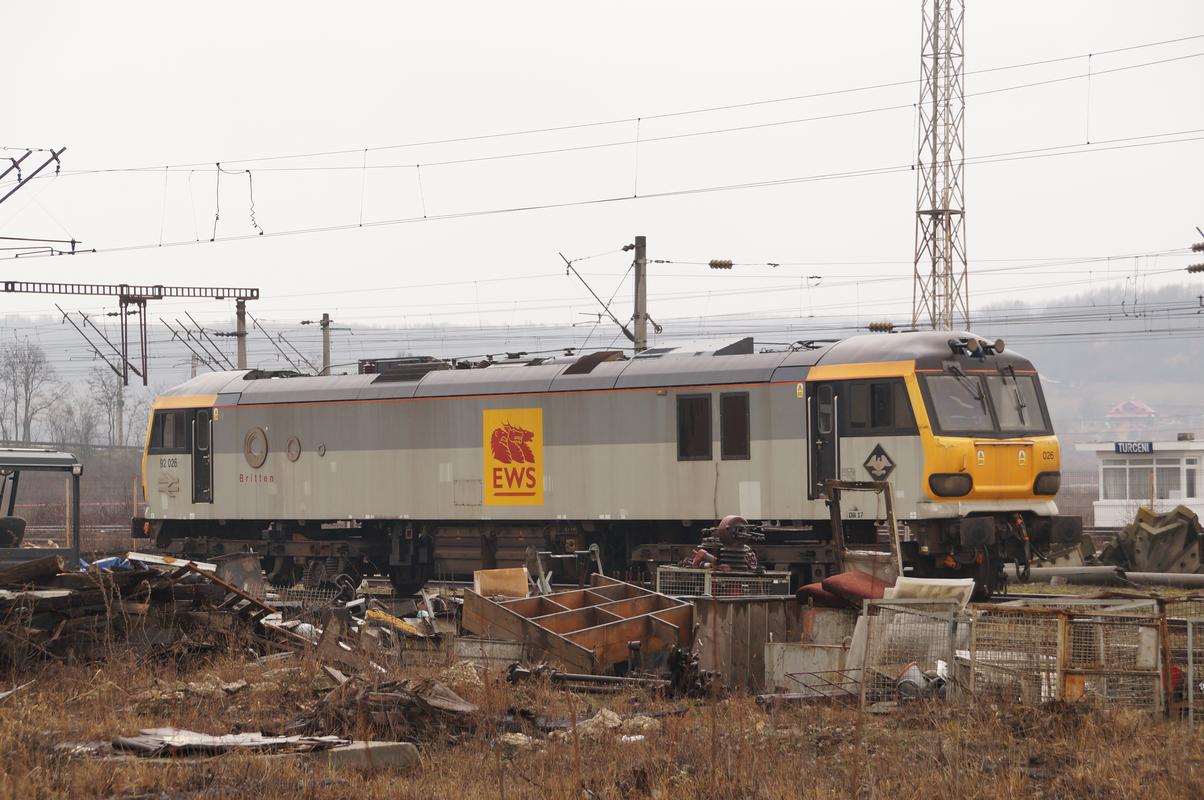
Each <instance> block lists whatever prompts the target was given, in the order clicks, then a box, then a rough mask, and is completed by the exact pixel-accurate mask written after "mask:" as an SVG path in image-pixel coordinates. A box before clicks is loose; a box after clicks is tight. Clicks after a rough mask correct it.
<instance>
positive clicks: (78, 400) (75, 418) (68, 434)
mask: <svg viewBox="0 0 1204 800" xmlns="http://www.w3.org/2000/svg"><path fill="white" fill-rule="evenodd" d="M101 417H102V413H101V410H100V408H99V407H98V406H97V404H96V402H95V401H94V400H93V399H92V398H91V397H90V396H88V395H82V396H81V395H80V394H79V393H78V392H77V391H76V390H75V389H74V388H72V387H71V386H69V385H66V384H64V385H63V386H62V387H61V388H60V390H59V392H58V395H57V397H56V398H55V400H54V403H53V404H52V405H51V406H50V408H49V409H48V410H47V412H46V414H45V427H46V430H47V433H48V436H49V438H50V440H51V441H52V442H54V443H55V444H59V445H67V444H70V445H83V446H88V445H91V444H93V443H95V441H96V439H97V435H98V433H99V432H100V428H101V426H102V419H101Z"/></svg>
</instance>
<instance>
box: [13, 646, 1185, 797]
mask: <svg viewBox="0 0 1204 800" xmlns="http://www.w3.org/2000/svg"><path fill="white" fill-rule="evenodd" d="M282 669H283V670H285V671H281V670H282ZM439 670H440V666H439V665H431V666H429V667H415V668H408V669H407V670H406V671H405V673H404V674H405V675H406V676H408V677H417V676H419V675H428V674H437V673H438V672H439ZM210 676H217V677H218V678H221V679H223V680H226V681H234V680H238V679H245V680H247V681H248V682H249V684H250V685H249V686H248V687H247V688H246V689H243V690H242V691H240V692H238V693H236V694H234V695H232V696H198V695H186V696H184V697H181V698H172V699H167V700H155V699H153V696H154V694H155V693H156V692H160V691H161V690H162V689H163V688H164V687H168V688H170V687H174V686H175V685H176V684H177V683H187V682H193V683H194V684H200V683H204V682H205V681H206V680H208V679H209V677H210ZM31 677H32V678H35V679H36V681H37V682H36V683H35V684H34V685H33V686H32V687H30V688H29V689H26V690H24V691H22V692H20V693H18V694H16V695H14V696H12V697H9V698H8V699H7V700H4V701H0V743H2V744H0V749H3V758H2V759H0V800H7V799H8V798H22V799H23V800H24V799H25V798H40V797H71V798H91V797H154V798H160V797H162V798H186V797H187V798H193V797H197V798H199V797H255V798H257V800H269V798H290V800H296V798H300V797H332V798H342V797H346V798H357V799H364V800H366V799H367V798H384V797H389V798H396V797H402V798H411V797H413V798H428V799H436V798H437V799H438V800H450V799H451V798H474V799H475V798H520V797H532V798H536V797H538V798H541V800H547V799H548V798H562V797H580V796H589V797H598V798H637V797H640V798H642V797H664V798H710V797H716V798H797V797H816V798H819V797H857V798H879V797H880V798H891V800H896V799H899V800H902V799H904V798H932V797H958V798H984V799H985V798H1017V797H1049V798H1083V797H1090V798H1129V797H1138V796H1140V797H1142V798H1150V799H1156V798H1170V797H1199V796H1202V795H1204V738H1202V737H1201V735H1200V734H1198V733H1195V732H1193V731H1192V730H1190V729H1189V728H1187V727H1186V726H1185V725H1182V724H1177V723H1170V722H1165V721H1159V720H1151V719H1150V718H1149V717H1148V716H1145V715H1142V714H1138V713H1132V712H1111V711H1102V710H1090V709H1076V708H1050V709H1043V710H1034V709H1025V708H1019V707H1004V706H998V705H995V704H992V703H990V702H985V701H983V702H978V703H973V704H967V705H965V706H959V707H951V706H941V705H933V706H921V705H917V706H912V707H909V708H906V709H903V710H900V711H898V712H896V713H895V714H892V715H890V716H878V715H860V714H858V713H856V712H855V711H853V710H849V709H843V708H820V707H807V708H798V709H791V710H780V711H777V712H774V713H767V712H765V711H763V710H761V709H760V708H759V707H757V706H756V705H755V703H753V701H752V699H751V698H749V697H747V696H734V697H730V698H727V699H723V700H720V701H719V702H718V703H715V704H713V705H712V703H711V702H709V701H706V700H704V701H693V702H692V703H690V704H689V705H690V707H689V710H688V711H687V712H686V713H685V714H683V715H680V716H670V717H667V718H665V719H664V720H663V722H664V728H663V730H662V731H661V732H660V733H659V734H656V735H652V736H649V737H648V738H647V739H646V740H644V741H641V742H633V743H624V742H621V741H619V740H618V739H617V738H616V737H606V738H605V739H603V740H601V741H597V742H593V741H584V740H582V741H580V743H579V749H578V748H575V747H574V744H573V741H572V738H571V737H570V738H569V739H568V740H567V741H552V740H541V741H540V742H539V745H538V747H537V748H536V749H534V750H530V751H519V752H507V751H506V750H505V748H503V747H500V746H498V745H497V743H496V735H495V728H494V727H493V726H492V725H484V724H483V725H481V727H480V728H479V729H478V731H477V732H476V733H475V734H474V735H472V736H470V737H469V739H468V740H467V741H464V742H462V743H460V744H455V745H445V744H430V745H426V746H424V747H423V749H422V766H421V768H420V769H419V770H417V771H416V772H413V773H409V774H405V775H389V774H378V775H360V774H357V773H354V772H349V771H345V772H339V773H335V774H327V773H324V772H321V771H315V770H311V769H309V768H307V767H305V766H304V765H302V764H300V763H298V762H295V761H280V760H266V759H262V758H256V757H253V756H225V757H220V758H215V759H208V760H204V761H200V762H190V763H178V762H177V763H154V762H148V761H144V760H142V761H139V760H129V761H121V762H105V761H99V760H95V759H89V758H67V757H63V756H62V755H60V754H58V753H56V751H55V749H54V748H55V745H56V744H59V743H62V742H82V741H93V740H103V741H107V740H110V739H112V738H113V737H114V736H117V735H130V734H134V733H136V732H137V730H138V729H139V728H144V727H152V726H166V725H171V726H177V727H182V728H190V729H193V730H199V731H203V732H207V733H226V732H232V731H248V730H267V731H279V730H280V728H281V727H282V726H283V725H284V724H285V723H287V722H288V721H289V720H291V719H293V718H295V717H296V716H298V715H300V714H301V713H302V712H304V711H305V710H306V709H308V708H310V707H311V706H312V704H313V702H314V701H315V700H316V699H317V698H318V696H319V695H320V694H321V693H322V692H324V691H325V689H326V687H328V686H329V683H328V682H327V681H326V679H325V678H324V677H323V676H322V675H321V674H320V672H319V671H318V670H317V668H316V665H314V664H304V663H300V662H296V663H294V664H292V665H290V666H288V667H281V666H280V665H278V664H277V665H264V666H256V665H254V664H251V663H249V662H247V661H244V660H242V659H240V658H237V657H232V656H223V657H221V658H220V659H217V660H213V661H209V662H201V663H195V664H191V665H189V666H188V667H186V668H178V667H176V666H175V665H173V664H140V663H136V662H135V661H134V660H132V659H130V658H128V657H121V656H117V657H114V658H111V659H110V660H108V661H107V662H106V663H104V664H102V665H99V666H63V665H47V666H44V667H40V668H37V669H36V670H33V671H32V672H27V673H24V674H21V675H7V676H4V680H3V686H4V688H8V687H10V686H11V685H13V683H14V682H20V681H23V680H27V679H29V678H31ZM462 693H463V694H464V696H465V697H466V699H469V700H472V701H474V702H476V703H478V704H480V705H481V708H482V718H483V719H487V718H490V717H492V716H493V715H497V714H500V713H502V712H503V711H504V710H505V709H506V708H508V707H510V706H515V705H518V706H526V707H532V708H535V709H536V710H537V711H538V712H539V713H541V714H544V715H547V716H550V717H562V716H568V715H569V714H570V713H571V712H572V711H573V710H575V711H576V713H577V714H578V716H579V718H584V717H585V716H587V715H589V714H590V713H592V712H593V711H596V710H597V709H598V708H601V707H608V708H610V709H612V710H614V711H616V712H618V713H619V714H621V715H628V714H633V713H638V712H641V711H644V712H646V711H654V710H658V709H667V708H672V707H673V706H674V705H676V704H674V703H671V702H666V701H657V700H650V699H648V698H646V697H642V696H640V695H624V696H618V697H605V698H602V699H599V698H589V697H581V696H576V697H573V696H569V695H566V694H564V693H561V692H557V691H554V690H551V689H548V688H546V687H543V686H538V685H532V686H519V687H512V686H509V685H507V684H506V683H505V682H504V681H503V680H502V676H501V675H500V674H497V673H494V674H487V675H486V676H485V681H484V685H483V686H481V687H477V688H473V689H464V690H462ZM712 731H714V736H713V735H712ZM578 752H579V755H578ZM582 787H584V790H585V792H587V793H588V794H587V795H583V794H582Z"/></svg>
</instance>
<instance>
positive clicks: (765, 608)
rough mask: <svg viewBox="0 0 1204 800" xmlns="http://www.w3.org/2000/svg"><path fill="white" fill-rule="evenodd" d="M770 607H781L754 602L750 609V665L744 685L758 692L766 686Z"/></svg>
mask: <svg viewBox="0 0 1204 800" xmlns="http://www.w3.org/2000/svg"><path fill="white" fill-rule="evenodd" d="M770 605H774V606H779V605H780V603H777V602H774V601H772V600H771V601H768V602H766V601H757V600H754V601H753V602H752V603H751V605H750V607H749V609H748V617H749V619H748V631H749V640H748V664H747V667H746V679H745V682H744V685H745V686H746V687H748V688H749V689H750V690H752V691H756V692H759V691H761V690H762V688H763V687H764V686H765V643H766V642H767V641H769V633H770V622H769V620H770V615H769V607H770ZM775 639H776V636H775Z"/></svg>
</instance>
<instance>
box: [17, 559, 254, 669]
mask: <svg viewBox="0 0 1204 800" xmlns="http://www.w3.org/2000/svg"><path fill="white" fill-rule="evenodd" d="M72 567H74V568H72ZM231 595H235V599H236V600H237V602H236V603H228V604H227V603H226V602H225V601H226V599H227V598H228V597H229V596H231ZM223 606H224V611H226V612H228V613H229V614H231V615H233V616H235V617H239V618H241V619H243V620H245V621H248V622H252V623H253V622H254V621H256V620H258V619H260V618H261V617H262V616H264V615H266V614H268V613H270V611H271V610H272V609H271V608H269V607H266V606H264V605H263V604H262V603H259V602H258V601H255V600H254V599H253V598H250V597H248V596H242V593H240V592H238V590H237V589H235V588H234V587H231V586H228V585H224V583H223V582H222V581H221V580H220V579H218V578H217V577H216V575H214V574H212V573H210V572H205V571H203V570H201V569H200V568H198V567H197V565H196V564H193V563H191V562H189V563H179V564H175V565H164V564H145V563H140V562H135V561H130V560H129V559H125V558H111V559H105V560H103V561H99V562H96V563H94V564H82V563H81V564H80V565H79V566H75V565H67V564H66V563H65V562H64V560H63V558H62V557H61V556H46V557H43V558H38V559H35V560H32V561H26V562H21V563H17V564H13V565H10V566H6V567H4V568H0V662H10V663H11V662H14V661H17V660H20V659H22V658H29V657H34V658H36V657H50V658H54V659H59V660H61V659H64V658H68V657H70V658H74V659H89V658H96V657H102V656H104V655H105V654H106V653H107V652H109V650H110V649H111V646H112V645H113V644H114V642H116V641H121V642H122V645H123V647H132V648H133V649H134V651H135V652H137V653H139V654H140V655H154V654H157V653H166V652H183V651H189V650H192V651H196V650H203V649H208V648H211V647H212V646H214V645H213V642H212V638H213V633H214V632H215V631H221V630H223V629H224V628H225V626H223V625H221V624H214V620H213V617H212V614H211V612H212V611H213V610H215V609H218V608H223Z"/></svg>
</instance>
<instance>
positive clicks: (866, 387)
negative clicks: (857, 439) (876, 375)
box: [840, 378, 916, 436]
mask: <svg viewBox="0 0 1204 800" xmlns="http://www.w3.org/2000/svg"><path fill="white" fill-rule="evenodd" d="M840 395H841V401H842V403H841V404H842V405H843V406H844V408H842V409H841V410H842V412H843V413H842V414H841V420H840V423H841V425H840V427H841V431H840V432H841V435H843V436H883V435H888V434H899V435H902V434H908V433H915V432H916V420H915V415H914V414H913V413H912V410H911V400H910V398H909V397H908V396H907V386H906V385H905V384H904V383H903V380H902V379H901V378H884V379H881V380H870V381H849V382H848V383H847V385H845V386H844V387H843V388H842V389H841V392H840Z"/></svg>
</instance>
